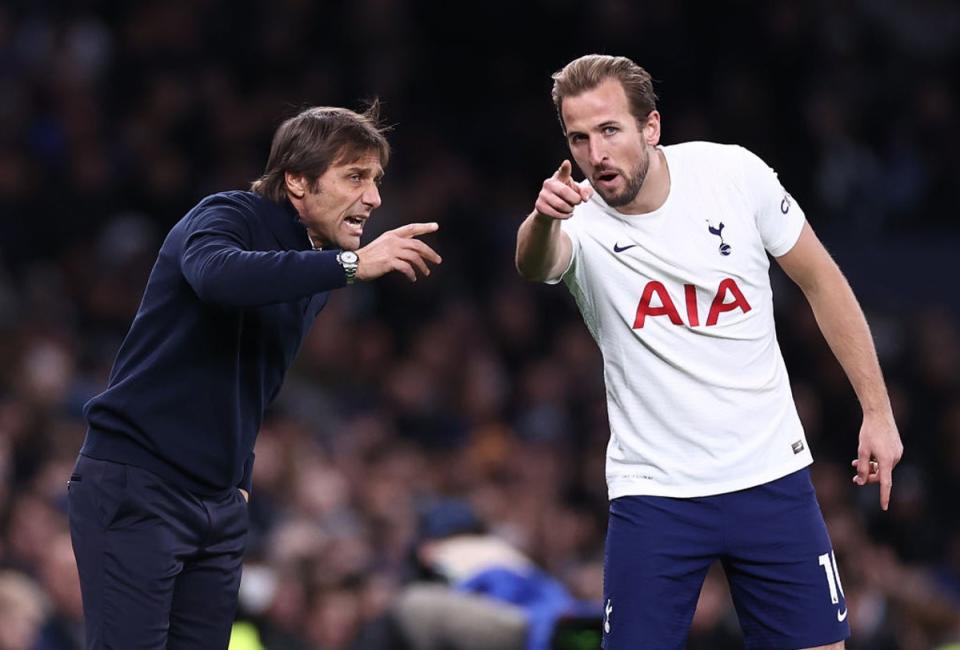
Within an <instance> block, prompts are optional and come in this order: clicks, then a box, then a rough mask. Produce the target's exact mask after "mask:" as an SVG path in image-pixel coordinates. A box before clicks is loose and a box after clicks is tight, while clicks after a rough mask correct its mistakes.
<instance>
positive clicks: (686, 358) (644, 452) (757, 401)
mask: <svg viewBox="0 0 960 650" xmlns="http://www.w3.org/2000/svg"><path fill="white" fill-rule="evenodd" d="M659 150H660V151H662V153H663V155H664V157H665V159H666V162H667V166H668V169H669V173H670V191H669V194H668V195H667V198H666V200H665V201H664V203H663V205H661V206H660V207H659V208H657V209H655V210H653V211H652V212H649V213H646V214H644V215H642V216H640V217H637V216H627V215H624V214H621V213H620V212H618V211H617V210H616V209H615V208H611V207H610V206H608V205H607V203H606V202H605V201H604V200H603V199H602V198H601V197H600V195H599V194H598V193H593V195H592V196H591V197H590V199H588V200H587V201H585V202H583V203H581V204H580V205H578V206H576V208H574V211H573V216H572V217H571V218H570V219H567V220H564V221H563V222H561V228H562V229H563V232H564V233H566V234H567V236H568V237H569V238H570V241H571V243H572V255H571V257H570V266H569V267H568V268H567V269H566V270H565V272H564V274H563V276H562V278H563V281H564V283H565V284H566V285H567V287H568V288H569V289H570V292H571V293H572V294H573V296H574V297H575V298H576V301H577V305H578V306H579V307H580V311H581V313H582V314H583V319H584V321H585V322H586V324H587V327H588V328H589V330H590V332H591V334H592V335H593V337H594V339H595V340H596V341H597V344H598V345H599V346H600V350H601V352H602V353H603V359H604V380H605V383H606V389H607V407H608V409H607V410H608V417H609V419H610V443H609V446H608V450H607V484H608V487H609V495H610V498H611V499H615V498H617V497H620V496H624V495H628V494H655V495H661V496H672V497H692V496H706V495H710V494H720V493H723V492H732V491H734V490H740V489H743V488H747V487H752V486H754V485H760V484H761V483H766V482H767V481H770V480H773V479H776V478H780V477H781V476H785V475H786V474H789V473H790V472H794V471H796V470H798V469H800V468H802V467H805V466H807V465H809V464H810V463H811V462H812V458H811V455H810V450H809V448H808V446H807V443H806V440H805V439H804V435H803V429H802V427H801V425H800V419H799V417H798V416H797V410H796V407H795V406H794V402H793V397H792V395H791V392H790V382H789V379H788V377H787V371H786V368H785V367H784V363H783V358H782V357H781V355H780V348H779V346H778V345H777V339H776V331H775V328H774V322H773V296H772V291H771V288H770V273H769V268H770V264H769V261H768V258H767V252H769V253H770V254H771V255H775V256H776V255H782V254H784V253H786V252H787V251H788V250H790V248H791V247H792V246H793V245H794V243H796V241H797V238H798V237H799V236H800V231H801V229H802V228H803V224H804V222H805V220H804V215H803V211H802V210H801V209H800V207H799V206H798V205H796V202H794V201H793V200H792V199H791V197H790V195H789V194H787V192H786V191H785V190H784V189H783V188H782V187H781V186H780V183H779V181H778V180H777V176H776V174H775V173H774V172H773V170H771V169H770V168H769V167H767V166H766V165H765V164H764V163H763V162H762V161H761V160H760V159H759V158H757V157H756V156H755V155H753V154H752V153H750V152H749V151H747V150H746V149H743V148H741V147H737V146H724V145H717V144H711V143H706V142H691V143H687V144H681V145H674V146H668V147H662V148H660V149H659Z"/></svg>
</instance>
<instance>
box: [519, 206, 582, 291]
mask: <svg viewBox="0 0 960 650" xmlns="http://www.w3.org/2000/svg"><path fill="white" fill-rule="evenodd" d="M563 244H564V242H563V233H562V232H561V230H560V221H558V220H557V219H551V218H549V217H543V216H538V213H537V212H536V211H534V212H533V213H531V214H530V215H529V216H528V217H527V218H526V219H525V220H524V222H523V223H522V224H521V225H520V229H519V230H518V231H517V257H516V263H517V271H519V272H520V275H521V276H523V277H524V278H526V279H527V280H534V281H543V280H550V279H553V278H555V277H557V276H559V274H560V273H562V272H563V268H559V267H561V266H562V262H563V261H564V259H563V257H564V246H563ZM568 260H569V258H567V261H568Z"/></svg>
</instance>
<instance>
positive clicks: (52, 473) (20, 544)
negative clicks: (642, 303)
mask: <svg viewBox="0 0 960 650" xmlns="http://www.w3.org/2000/svg"><path fill="white" fill-rule="evenodd" d="M592 51H600V52H606V53H614V54H624V55H628V56H630V57H632V58H634V59H635V60H636V61H638V62H639V63H641V64H642V65H644V66H646V67H647V68H648V69H649V70H650V71H651V72H652V73H653V75H654V77H655V79H656V80H657V81H658V85H657V89H658V92H659V95H660V98H661V102H660V109H661V111H662V113H663V116H664V117H663V125H664V126H663V132H664V133H663V141H664V143H672V142H678V141H683V140H688V139H709V140H715V141H720V142H736V143H739V144H743V145H745V146H747V147H748V148H750V149H752V150H753V151H755V152H756V153H758V154H759V155H760V156H761V157H763V158H764V159H765V160H766V161H767V162H768V163H770V164H771V165H772V166H773V167H774V168H776V169H777V171H778V172H779V173H780V176H781V179H782V180H783V182H784V184H785V185H786V187H787V188H788V189H789V190H790V192H791V193H792V194H793V196H794V197H795V198H796V199H797V200H798V201H799V202H800V203H801V205H803V207H804V208H805V210H806V212H807V215H808V217H809V219H810V221H811V223H812V224H813V226H814V228H815V229H817V231H818V232H819V233H820V235H821V237H822V238H823V239H824V240H825V242H826V243H827V245H828V247H829V248H830V249H831V251H832V252H833V253H834V254H835V256H836V257H837V258H838V259H839V261H840V262H841V265H842V266H843V268H844V270H845V271H846V272H847V273H848V275H849V277H850V279H851V282H852V284H853V285H854V288H855V290H856V291H857V292H858V294H859V295H860V296H861V298H862V301H863V303H864V307H865V310H866V312H867V314H868V318H869V320H870V322H871V325H872V328H873V332H874V335H875V338H876V341H877V346H878V351H879V354H880V357H881V360H882V363H883V367H884V369H885V372H886V376H887V380H888V383H889V387H890V392H891V395H892V398H893V402H894V406H895V410H896V413H897V416H898V421H899V424H900V428H901V433H902V435H903V438H904V442H905V445H906V455H905V457H904V460H903V462H902V464H901V466H900V468H899V469H898V471H897V473H896V476H895V479H896V481H895V483H896V485H895V488H894V498H893V503H892V505H891V509H890V512H889V513H887V514H885V515H882V516H881V515H880V513H879V508H878V505H877V494H876V492H875V491H873V490H870V489H866V490H856V489H854V488H853V486H852V485H851V484H850V478H849V477H850V475H851V474H850V469H849V467H848V464H849V461H850V459H852V458H853V457H854V454H855V449H856V435H857V431H858V427H859V412H858V408H857V405H856V401H855V397H854V395H853V393H852V391H851V389H850V388H849V386H848V384H847V382H846V380H845V378H844V376H843V374H842V372H841V370H840V368H839V367H838V365H837V363H836V362H835V361H834V360H833V357H832V356H831V354H830V353H829V351H828V349H827V347H826V345H825V344H824V342H823V341H822V338H821V336H820V334H819V332H818V330H817V328H816V324H815V322H814V320H813V318H812V316H811V314H810V311H809V309H808V307H807V306H806V304H805V303H804V302H803V300H802V298H801V297H800V296H799V294H798V292H797V291H796V290H795V289H794V288H792V287H791V286H790V285H789V284H787V283H785V282H784V280H783V278H782V276H780V275H779V274H777V273H775V280H774V282H775V295H776V309H777V312H778V323H779V330H778V331H779V337H780V342H781V345H782V348H783V352H784V356H785V358H786V360H787V364H788V368H789V370H790V372H791V376H792V380H793V389H794V393H795V397H796V400H797V404H798V406H799V409H800V413H801V416H802V419H803V421H804V424H805V427H806V430H807V436H808V439H809V441H810V444H811V447H812V448H813V451H814V455H815V457H816V458H817V463H816V465H815V467H814V475H815V479H816V483H817V487H818V490H819V495H820V500H821V504H822V507H823V510H824V513H825V515H826V517H827V519H828V523H829V525H830V527H831V530H832V534H833V540H834V544H835V547H836V552H837V556H838V560H839V564H840V566H841V571H842V575H843V578H844V583H843V584H844V588H845V593H846V596H847V599H848V603H849V608H850V621H851V623H852V626H853V630H854V634H855V638H854V641H853V642H851V643H850V645H849V646H848V647H851V648H871V649H881V650H883V649H893V648H902V649H905V650H928V649H930V648H941V647H947V645H948V644H950V643H958V642H960V525H958V523H960V519H958V516H957V514H956V512H957V511H956V498H957V495H958V494H960V334H958V327H957V322H958V315H960V292H958V290H957V288H956V279H957V273H956V271H955V261H956V255H957V253H956V251H958V250H960V233H958V226H957V208H958V206H960V200H958V199H960V191H958V187H960V126H958V125H960V114H958V101H960V92H958V91H960V89H958V79H960V75H958V74H957V70H958V69H960V67H958V63H960V57H958V51H960V6H958V5H956V4H955V3H951V2H949V1H947V0H922V1H920V0H915V1H911V2H907V1H906V0H846V1H843V2H836V1H829V0H815V1H811V2H804V3H800V2H791V1H787V0H774V1H771V2H763V3H752V2H743V1H735V2H725V3H699V2H692V1H688V2H661V3H651V2H629V1H628V0H594V1H593V2H589V3H585V2H584V3H581V2H574V1H573V0H553V1H546V0H534V1H532V2H527V3H505V2H480V3H440V2H427V1H425V0H421V1H409V2H404V1H402V0H353V1H351V2H310V1H309V0H277V1H275V2H271V3H260V2H253V1H230V2H228V1H226V0H197V1H194V2H186V1H183V0H163V1H144V2H135V3H129V2H120V1H118V0H113V1H110V0H102V1H99V0H78V1H75V2H56V1H52V0H47V1H45V0H29V1H28V0H19V1H18V0H13V1H11V2H5V3H4V4H3V5H2V6H0V650H34V649H42V650H69V649H74V648H80V647H81V646H80V644H79V642H78V641H77V638H78V632H79V629H80V628H79V616H80V610H79V591H78V587H77V584H76V570H75V567H74V566H73V559H72V555H71V552H70V544H69V536H68V533H67V526H66V520H65V514H64V512H65V511H64V496H65V495H64V483H65V479H66V478H67V477H68V476H69V474H70V468H71V464H72V462H73V459H74V457H75V454H76V451H77V449H78V447H79V445H80V442H81V439H82V435H83V429H84V425H83V422H82V420H81V417H80V408H81V405H82V404H83V403H84V401H85V400H86V399H88V398H89V397H90V396H92V395H93V394H94V393H95V392H97V391H98V390H100V389H101V388H102V387H103V386H104V382H105V378H106V375H107V372H108V370H109V367H110V364H111V362H112V358H113V355H114V354H115V352H116V350H117V347H118V345H119V343H120V340H121V337H122V336H123V334H124V333H125V331H126V328H127V326H128V325H129V322H130V319H131V317H132V315H133V314H134V312H135V310H136V307H137V304H138V301H139V297H140V293H141V290H142V288H143V284H144V281H145V278H146V274H147V273H148V271H149V268H150V265H151V264H152V261H153V258H154V255H155V253H156V250H157V248H158V246H159V243H160V241H161V240H162V237H163V236H164V234H165V232H166V229H167V228H169V226H171V225H172V224H173V223H174V222H175V221H176V220H177V219H179V218H180V216H181V215H182V214H183V213H184V211H185V210H186V209H188V208H189V207H190V206H191V205H192V204H193V203H194V202H196V201H197V199H198V198H200V197H201V196H203V195H204V194H206V193H209V192H213V191H218V190H222V189H227V188H242V187H245V186H246V185H247V184H248V182H249V181H250V180H251V179H253V178H255V177H256V176H258V175H259V173H260V171H261V169H262V166H263V163H264V161H265V158H266V154H267V151H268V146H269V140H270V136H271V134H272V132H273V129H274V128H275V127H276V125H277V124H278V123H279V121H280V120H281V119H282V118H284V117H287V116H289V115H291V114H292V113H293V112H295V110H296V109H297V108H300V107H304V106H307V105H311V104H335V105H347V106H351V107H354V108H356V107H358V106H360V102H361V100H363V99H365V98H370V97H373V96H379V97H380V98H381V99H382V100H383V101H384V102H385V108H384V112H385V116H386V118H387V120H388V121H389V122H391V123H392V124H394V125H395V129H394V131H393V133H392V135H391V141H392V143H393V145H394V157H393V161H392V163H391V165H390V167H389V169H388V174H387V177H386V182H385V185H384V188H383V195H384V205H383V207H382V208H381V209H380V210H378V211H377V212H376V213H375V215H374V219H373V220H372V222H371V226H372V232H368V234H367V235H366V237H365V240H367V241H369V239H371V238H372V237H373V236H374V235H375V234H376V233H378V232H380V231H382V230H384V229H387V228H390V227H394V226H396V225H399V224H401V223H405V222H408V221H431V220H436V221H438V222H439V223H440V224H441V230H440V232H439V233H438V234H437V235H436V236H434V237H432V238H431V240H430V241H431V242H432V243H433V244H435V247H436V249H437V250H438V251H439V252H440V253H441V255H442V256H443V257H444V264H443V265H442V267H440V268H439V269H438V271H437V272H436V273H435V274H434V275H433V276H431V277H430V278H429V279H427V280H424V281H420V282H418V283H416V284H415V285H409V284H407V283H406V282H405V281H403V280H398V279H386V280H383V281H380V282H377V283H375V284H372V285H369V286H362V287H354V288H351V289H350V290H349V291H340V292H337V294H336V295H335V296H334V299H333V300H332V301H331V303H330V305H329V306H328V307H327V308H326V309H325V310H324V312H323V313H322V314H321V316H320V318H319V319H318V321H317V323H316V325H315V326H314V328H313V330H312V333H311V334H310V336H309V338H308V340H307V341H306V342H305V344H304V347H303V350H302V352H301V354H300V357H299V360H298V362H297V364H296V366H295V368H294V369H293V370H292V372H291V373H290V375H289V378H288V380H287V383H286V386H285V388H284V390H283V393H282V395H281V397H280V399H279V400H278V403H277V404H276V406H275V408H273V409H272V410H271V413H270V415H269V417H268V419H267V422H266V424H265V426H264V430H263V432H262V434H261V437H260V441H259V443H258V447H257V465H256V475H255V482H254V485H255V487H254V491H255V493H254V498H253V500H252V502H251V506H250V507H251V515H252V521H253V530H252V535H251V540H250V548H249V552H248V556H249V566H250V567H251V569H250V571H249V575H250V576H251V577H252V578H255V579H253V580H251V581H248V582H247V583H245V586H244V601H243V604H244V618H245V620H246V621H248V622H250V623H251V624H252V625H255V626H256V628H257V631H258V633H259V635H260V637H261V642H262V644H263V645H265V646H266V647H267V648H270V650H285V649H289V650H307V649H310V650H341V649H347V648H349V649H355V648H375V647H390V646H389V645H385V644H388V643H389V642H385V641H376V640H375V639H376V638H378V637H377V635H378V634H381V630H380V621H381V620H382V615H383V614H384V613H385V612H387V611H389V610H390V608H391V607H392V606H393V605H394V604H395V603H396V602H398V599H399V598H400V597H401V595H402V594H403V593H404V590H405V589H407V588H408V585H409V584H411V582H412V581H414V580H415V579H416V578H418V576H419V572H418V571H417V569H416V568H415V567H414V566H413V565H412V563H411V557H412V553H411V552H412V549H414V548H417V546H418V543H419V542H421V541H422V538H423V536H424V534H425V532H424V527H423V521H427V522H428V523H430V524H431V525H434V526H435V528H436V527H438V529H441V530H442V529H443V528H444V527H445V526H446V527H448V528H449V527H450V526H453V527H455V526H456V525H457V524H458V523H463V521H464V518H463V508H462V507H457V506H456V504H460V505H461V506H463V505H465V504H466V505H469V507H470V508H471V510H472V513H473V514H474V515H476V517H478V518H479V520H481V521H482V522H483V523H484V524H485V525H486V526H487V530H488V532H489V534H490V535H491V536H492V537H493V538H496V539H499V540H502V541H504V542H506V543H508V544H509V545H511V546H512V547H513V548H515V549H517V550H519V551H521V552H522V553H523V554H525V555H526V556H527V557H529V558H532V559H533V560H534V561H535V562H536V563H537V564H538V565H539V566H540V567H542V568H543V569H544V570H545V571H546V572H548V573H549V574H550V575H552V576H554V577H555V578H557V579H559V580H560V581H562V582H563V583H564V584H565V585H566V587H567V588H568V589H569V590H570V592H571V593H572V594H574V595H575V596H576V597H578V598H581V599H584V600H585V601H587V602H592V603H598V602H599V599H600V593H601V592H600V588H601V585H600V583H601V571H600V567H601V554H602V539H603V527H604V521H605V510H606V501H605V487H604V481H603V453H604V446H605V442H606V438H607V430H606V420H605V410H604V401H603V387H602V376H601V369H600V363H599V358H598V354H597V352H596V350H595V346H594V344H593V342H592V340H591V339H590V338H589V335H588V334H587V332H586V330H585V328H584V327H583V325H582V323H581V321H580V319H579V316H578V314H577V313H576V310H575V308H574V306H573V302H572V300H571V299H570V297H569V296H568V295H567V293H566V292H565V291H564V290H563V289H558V288H548V287H540V286H533V285H530V284H525V283H523V282H522V281H521V280H520V279H519V278H518V277H517V276H516V273H515V272H514V270H513V263H512V254H513V245H514V236H515V231H516V227H517V226H518V224H519V222H520V220H521V219H522V218H523V216H524V215H525V214H527V213H528V212H529V210H530V209H531V206H532V203H533V200H534V198H535V196H536V193H537V191H538V188H539V185H540V183H541V181H542V179H543V178H544V177H546V176H547V175H549V174H550V173H551V172H552V171H553V170H554V169H556V167H557V165H558V164H559V162H560V161H561V160H562V159H563V158H564V157H565V155H566V153H565V151H564V145H563V140H562V138H561V135H560V132H559V130H558V125H557V122H556V119H555V115H554V112H553V108H552V105H551V103H550V101H549V89H550V80H549V74H550V73H551V72H552V71H554V70H555V69H556V68H558V67H559V66H561V65H562V64H563V63H565V62H566V61H568V60H570V59H571V58H574V57H575V56H578V55H580V54H583V53H587V52H592ZM638 381H642V378H638ZM451 499H452V500H454V501H450V500H451ZM423 513H427V514H428V517H427V519H426V520H424V518H423ZM252 629H253V628H249V627H247V628H244V630H245V631H244V635H245V636H244V639H245V640H244V641H243V643H244V644H246V645H244V648H253V647H258V646H257V644H256V643H254V642H253V641H251V639H252V638H253V637H252V634H251V630H252ZM583 638H584V637H582V636H581V637H579V639H580V640H579V641H577V642H578V643H581V645H580V646H578V647H589V642H586V643H587V645H586V646H584V645H583ZM737 638H738V632H737V627H736V622H735V617H734V615H733V612H732V609H731V605H730V603H729V599H728V596H727V595H726V588H725V587H724V586H723V582H722V579H721V578H720V576H718V575H716V574H711V576H710V577H709V579H708V581H707V584H706V586H705V590H704V594H703V596H702V599H701V606H700V608H699V610H698V614H697V617H696V619H695V623H694V628H693V632H692V635H691V644H690V647H692V648H714V649H720V650H723V649H724V648H728V647H732V648H735V647H739V646H738V642H737ZM571 643H572V642H571ZM237 647H239V646H237ZM569 647H574V646H573V645H570V646H569Z"/></svg>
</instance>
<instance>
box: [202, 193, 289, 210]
mask: <svg viewBox="0 0 960 650" xmlns="http://www.w3.org/2000/svg"><path fill="white" fill-rule="evenodd" d="M271 204H272V202H271V201H270V200H269V199H266V198H264V197H262V196H260V195H259V194H256V193H254V192H248V191H245V190H230V191H227V192H217V193H216V194H211V195H209V196H206V197H204V198H203V199H201V200H200V202H199V203H197V205H196V206H195V207H194V208H193V210H191V212H196V211H202V210H206V209H209V208H216V207H227V208H233V209H235V210H236V211H238V212H240V213H243V214H251V215H252V214H255V213H256V212H258V211H260V210H264V209H269V206H270V205H271Z"/></svg>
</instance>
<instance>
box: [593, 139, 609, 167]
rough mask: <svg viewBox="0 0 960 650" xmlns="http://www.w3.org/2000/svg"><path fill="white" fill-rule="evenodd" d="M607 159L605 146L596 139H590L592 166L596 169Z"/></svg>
mask: <svg viewBox="0 0 960 650" xmlns="http://www.w3.org/2000/svg"><path fill="white" fill-rule="evenodd" d="M606 157H607V154H606V152H605V151H604V149H603V144H602V143H601V142H600V140H598V139H596V138H590V164H591V165H593V166H594V167H597V166H599V165H600V163H601V162H603V160H604V159H605V158H606Z"/></svg>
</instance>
